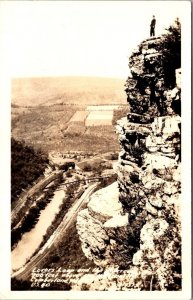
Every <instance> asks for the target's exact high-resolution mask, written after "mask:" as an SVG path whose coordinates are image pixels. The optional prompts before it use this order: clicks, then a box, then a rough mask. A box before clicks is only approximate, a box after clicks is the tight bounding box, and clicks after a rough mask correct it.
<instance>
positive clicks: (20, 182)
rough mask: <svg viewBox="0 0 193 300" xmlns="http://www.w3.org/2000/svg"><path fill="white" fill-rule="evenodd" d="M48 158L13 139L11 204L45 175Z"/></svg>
mask: <svg viewBox="0 0 193 300" xmlns="http://www.w3.org/2000/svg"><path fill="white" fill-rule="evenodd" d="M47 163H48V158H47V157H46V155H45V154H43V153H42V152H40V151H35V150H34V149H33V148H32V147H29V146H27V145H25V143H24V142H19V141H16V140H15V139H14V138H12V139H11V203H12V204H13V203H14V202H15V200H16V199H17V198H18V196H19V195H20V194H21V192H22V190H23V189H25V188H26V187H28V186H29V185H30V184H32V182H33V181H34V180H36V179H37V178H38V177H39V176H40V175H41V174H43V172H44V170H45V167H46V164H47Z"/></svg>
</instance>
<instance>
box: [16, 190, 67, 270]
mask: <svg viewBox="0 0 193 300" xmlns="http://www.w3.org/2000/svg"><path fill="white" fill-rule="evenodd" d="M64 196H65V193H64V191H63V190H56V191H55V192H54V196H53V198H52V199H51V201H50V202H49V203H48V205H47V206H46V208H45V209H44V210H42V211H41V213H40V216H39V220H38V222H37V223H36V225H35V227H34V228H33V229H32V230H31V231H29V232H26V233H24V234H23V236H22V239H21V240H20V241H19V242H18V244H17V246H16V248H15V249H14V250H13V251H12V253H11V260H12V270H17V269H19V268H21V267H22V266H23V265H24V264H25V263H26V261H27V260H28V259H29V258H30V257H31V256H32V255H33V253H34V252H35V250H36V249H37V248H38V247H39V245H40V244H41V242H42V237H43V236H44V235H45V233H46V230H47V228H48V227H49V226H50V225H51V223H52V221H53V220H54V218H55V215H56V214H57V213H58V212H59V207H60V205H61V204H62V200H63V198H64Z"/></svg>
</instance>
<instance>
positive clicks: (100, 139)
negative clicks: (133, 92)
mask: <svg viewBox="0 0 193 300" xmlns="http://www.w3.org/2000/svg"><path fill="white" fill-rule="evenodd" d="M73 80H74V79H73ZM73 80H72V78H71V79H70V78H60V79H58V81H57V80H56V79H53V78H52V79H49V78H46V79H45V78H44V79H42V80H40V79H31V80H30V79H18V80H15V81H13V91H12V92H13V93H12V109H11V117H12V136H13V137H14V138H15V139H16V140H24V141H25V142H26V144H27V145H30V146H33V147H34V148H35V149H37V150H38V149H41V150H43V151H45V152H46V153H49V152H50V151H86V152H88V151H92V152H97V153H102V152H103V153H104V152H108V151H117V150H119V144H118V138H117V135H116V133H115V128H114V124H115V122H116V120H117V116H118V117H119V118H120V117H121V115H122V113H123V116H125V115H126V113H125V111H126V109H127V108H128V107H127V103H126V100H125V98H124V97H123V96H122V94H121V93H122V92H120V93H119V91H122V89H121V86H122V81H121V80H118V81H117V80H116V79H103V78H97V79H94V78H81V80H80V78H75V81H73ZM22 83H23V85H22ZM48 83H49V84H50V86H49V88H47V87H48V86H47V85H46V84H48ZM67 84H69V86H68V88H67V87H66V86H67ZM97 84H99V86H97ZM118 86H119V89H118ZM85 87H87V89H85ZM73 88H74V91H73ZM42 89H43V90H42ZM81 91H82V93H83V94H81ZM59 92H60V93H62V92H63V94H64V93H66V95H67V96H65V97H66V98H65V97H63V96H61V95H62V94H60V96H61V97H59ZM38 93H39V94H38ZM47 93H48V94H49V97H48V95H47ZM91 95H92V97H91ZM35 96H37V98H36V100H34V97H35ZM40 96H41V97H42V98H41V97H40ZM115 96H116V97H115ZM25 97H27V98H26V100H25V101H24V98H25ZM29 97H31V98H30V101H29ZM47 97H48V98H47ZM50 97H52V99H51V98H50ZM82 97H83V98H84V99H83V100H82ZM22 99H23V100H22ZM50 99H51V100H50ZM58 99H62V101H58ZM109 99H113V100H111V101H110V100H109ZM32 102H33V103H32ZM18 103H19V104H20V105H18ZM22 103H23V104H24V103H25V105H21V104H22ZM112 124H113V125H112Z"/></svg>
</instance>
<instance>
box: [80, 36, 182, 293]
mask: <svg viewBox="0 0 193 300" xmlns="http://www.w3.org/2000/svg"><path fill="white" fill-rule="evenodd" d="M162 48H163V38H162V37H159V38H153V39H149V40H146V41H144V42H143V43H141V44H140V46H139V47H138V48H137V49H136V50H135V51H134V52H133V54H132V56H131V57H130V60H129V66H130V69H131V74H132V77H129V78H128V80H127V82H126V93H127V99H128V104H129V107H130V113H129V114H128V115H127V116H126V117H125V118H123V119H121V120H119V121H118V123H117V126H116V131H117V133H118V136H119V142H120V147H121V151H120V154H119V159H118V163H117V166H116V171H117V175H118V180H117V182H116V183H114V184H112V185H110V186H108V187H106V188H104V189H102V190H99V191H97V192H96V193H95V194H94V195H93V196H92V197H91V199H90V202H89V204H88V207H87V209H85V210H83V211H81V212H80V213H79V215H78V218H77V230H78V233H79V236H80V240H81V242H82V249H83V251H84V253H85V255H86V256H87V257H88V258H89V259H91V260H93V261H94V263H95V264H96V265H97V266H100V267H101V266H102V267H105V268H106V270H107V268H111V267H112V268H118V270H119V271H120V270H123V269H127V270H128V272H129V274H130V275H129V279H128V280H127V281H125V282H126V283H125V285H124V283H123V282H122V283H121V284H120V282H121V279H120V278H121V277H119V276H117V277H116V282H117V284H116V287H117V286H119V284H120V286H121V289H135V288H138V289H140V290H179V289H181V218H180V208H181V204H180V203H181V201H180V197H181V175H180V174H181V172H180V168H181V117H180V106H181V85H180V82H181V80H180V74H181V70H180V69H178V70H176V69H174V65H171V70H170V73H171V75H170V78H168V73H167V70H168V66H166V63H165V61H164V54H163V51H162ZM168 63H169V62H168V61H167V64H168ZM178 67H180V65H179V66H178ZM96 280H98V279H97V276H96V277H95V281H96ZM95 281H92V284H90V289H92V286H94V285H93V284H94V282H95ZM98 289H99V290H100V288H98Z"/></svg>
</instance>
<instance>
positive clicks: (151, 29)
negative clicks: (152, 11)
mask: <svg viewBox="0 0 193 300" xmlns="http://www.w3.org/2000/svg"><path fill="white" fill-rule="evenodd" d="M155 24H156V19H155V16H153V18H152V20H151V24H150V36H155Z"/></svg>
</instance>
